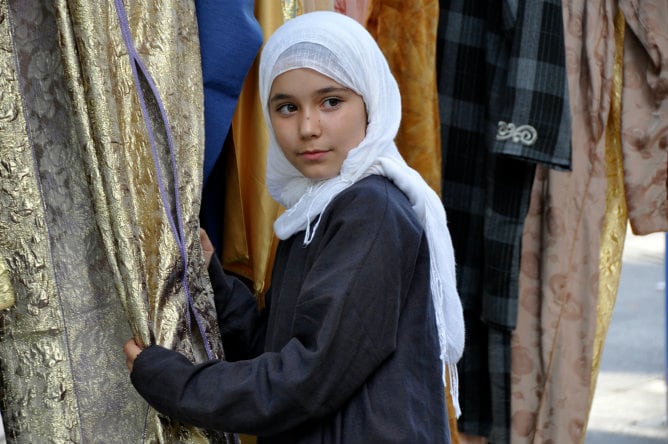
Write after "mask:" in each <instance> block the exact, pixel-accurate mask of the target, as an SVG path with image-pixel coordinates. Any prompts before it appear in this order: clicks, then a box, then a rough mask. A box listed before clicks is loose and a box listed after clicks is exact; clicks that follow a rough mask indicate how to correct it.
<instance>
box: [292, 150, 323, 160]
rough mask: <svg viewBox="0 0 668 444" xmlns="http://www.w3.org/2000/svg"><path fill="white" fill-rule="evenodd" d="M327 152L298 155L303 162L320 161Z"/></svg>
mask: <svg viewBox="0 0 668 444" xmlns="http://www.w3.org/2000/svg"><path fill="white" fill-rule="evenodd" d="M328 152H329V151H304V152H302V153H300V154H299V156H300V157H302V158H303V159H305V160H309V161H315V160H320V159H322V158H323V157H325V156H326V155H327V153H328Z"/></svg>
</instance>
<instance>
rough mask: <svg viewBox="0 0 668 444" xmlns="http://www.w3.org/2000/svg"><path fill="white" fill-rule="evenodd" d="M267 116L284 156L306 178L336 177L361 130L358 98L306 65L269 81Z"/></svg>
mask: <svg viewBox="0 0 668 444" xmlns="http://www.w3.org/2000/svg"><path fill="white" fill-rule="evenodd" d="M269 117H270V120H271V126H272V127H273V129H274V134H276V141H277V142H278V145H279V146H280V147H281V150H282V151H283V153H284V154H285V157H286V158H287V159H288V161H290V163H291V164H292V165H293V166H294V167H295V168H297V170H299V172H300V173H302V174H303V175H304V176H305V177H308V178H309V179H317V180H321V179H330V178H332V177H334V176H336V175H338V174H339V172H340V171H341V165H342V164H343V161H344V160H345V158H346V156H347V155H348V152H349V151H350V150H351V149H352V148H355V147H356V146H357V145H359V143H360V142H361V141H362V139H364V136H365V134H366V119H367V116H366V108H365V106H364V100H362V97H361V96H359V95H357V94H356V93H355V92H353V91H352V90H350V89H348V88H346V87H344V86H342V85H340V84H338V83H336V82H335V81H334V80H332V79H331V78H329V77H327V76H324V75H322V74H320V73H318V72H316V71H313V70H311V69H306V68H300V69H293V70H290V71H287V72H285V73H283V74H281V75H279V76H278V77H276V78H275V79H274V83H272V85H271V91H270V92H269Z"/></svg>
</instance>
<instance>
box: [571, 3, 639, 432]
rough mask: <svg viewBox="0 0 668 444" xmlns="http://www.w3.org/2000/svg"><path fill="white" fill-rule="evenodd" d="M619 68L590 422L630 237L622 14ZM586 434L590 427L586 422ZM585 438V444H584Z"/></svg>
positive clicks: (608, 153)
mask: <svg viewBox="0 0 668 444" xmlns="http://www.w3.org/2000/svg"><path fill="white" fill-rule="evenodd" d="M614 24H615V29H614V30H615V47H616V52H615V62H614V63H615V64H614V66H613V77H612V85H611V87H612V89H611V91H610V96H611V97H610V115H609V117H608V126H607V128H606V133H605V137H606V147H605V165H606V175H607V178H608V183H607V188H606V196H605V204H606V208H605V215H604V219H603V230H602V233H601V251H600V261H601V262H600V264H599V287H598V306H597V312H596V318H597V322H596V336H595V337H594V349H593V353H594V356H593V359H592V368H591V383H590V390H591V392H590V395H589V405H588V408H587V421H588V420H589V412H590V410H591V405H592V401H593V399H594V391H595V389H596V381H597V379H598V373H599V368H600V365H601V355H602V353H603V344H604V343H605V338H606V336H607V334H608V327H609V326H610V321H611V319H612V312H613V309H614V308H615V302H616V301H617V289H618V288H619V278H620V276H621V272H622V252H623V250H624V239H625V237H626V224H627V221H628V210H627V206H626V196H625V193H624V164H623V157H622V144H621V134H622V130H621V127H622V113H621V108H622V86H623V81H624V79H623V74H622V70H623V62H624V28H625V26H626V25H625V20H624V15H623V14H622V12H621V10H619V11H617V16H616V17H615V22H614ZM584 428H585V430H586V429H587V423H586V422H585V427H584ZM584 439H585V435H584V434H583V435H582V438H581V442H584Z"/></svg>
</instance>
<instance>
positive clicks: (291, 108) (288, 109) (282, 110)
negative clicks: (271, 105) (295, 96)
mask: <svg viewBox="0 0 668 444" xmlns="http://www.w3.org/2000/svg"><path fill="white" fill-rule="evenodd" d="M276 111H278V113H279V114H290V113H294V112H295V111H297V107H296V106H295V105H293V104H292V103H284V104H283V105H280V106H278V107H276Z"/></svg>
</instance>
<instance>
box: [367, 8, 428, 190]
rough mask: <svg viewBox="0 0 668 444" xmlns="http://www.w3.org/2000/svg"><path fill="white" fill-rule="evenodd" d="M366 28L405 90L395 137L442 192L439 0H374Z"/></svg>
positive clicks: (406, 156) (412, 162) (410, 160)
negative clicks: (438, 69) (437, 67)
mask: <svg viewBox="0 0 668 444" xmlns="http://www.w3.org/2000/svg"><path fill="white" fill-rule="evenodd" d="M367 11H368V16H367V22H366V28H367V29H368V30H369V32H370V33H371V35H372V36H373V37H374V38H375V39H376V41H377V42H378V46H380V49H381V50H382V51H383V54H385V58H387V61H388V63H389V65H390V69H391V70H392V74H394V77H395V78H396V79H397V83H398V84H399V89H400V90H401V127H400V128H399V133H398V134H397V137H396V139H395V141H396V144H397V148H399V152H401V155H402V156H403V157H404V159H406V162H407V163H408V165H410V166H411V167H412V168H414V169H415V170H416V171H417V172H419V173H420V175H421V176H422V177H423V178H424V180H425V181H426V182H427V183H428V184H429V185H430V186H431V187H432V188H433V189H434V191H436V192H437V193H438V194H439V195H440V194H441V138H440V132H439V122H440V119H439V113H438V92H437V88H436V30H437V28H438V11H439V5H438V1H437V0H420V1H411V2H407V1H402V0H382V1H380V0H375V1H370V2H369V4H368V5H367Z"/></svg>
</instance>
